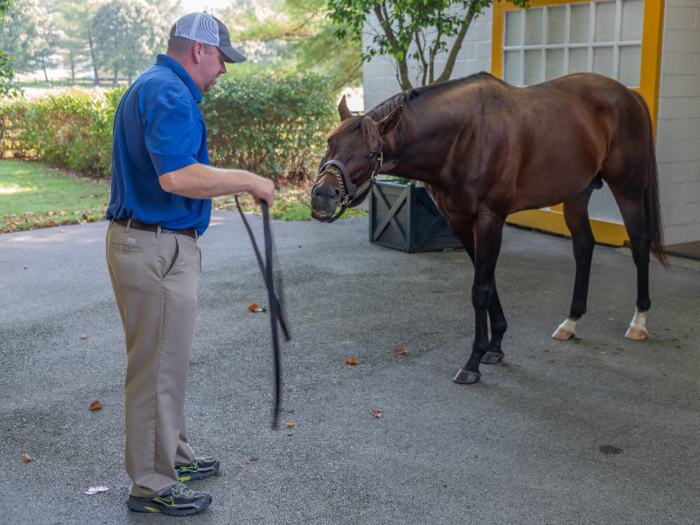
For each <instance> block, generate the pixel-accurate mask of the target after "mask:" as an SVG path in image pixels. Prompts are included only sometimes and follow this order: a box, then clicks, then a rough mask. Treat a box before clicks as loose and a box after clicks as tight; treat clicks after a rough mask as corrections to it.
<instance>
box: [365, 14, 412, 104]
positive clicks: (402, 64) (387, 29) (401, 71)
mask: <svg viewBox="0 0 700 525" xmlns="http://www.w3.org/2000/svg"><path fill="white" fill-rule="evenodd" d="M374 14H375V15H377V20H379V25H381V26H382V29H383V30H384V33H385V34H386V37H387V38H388V39H389V42H390V43H391V46H392V47H393V48H394V49H397V50H398V49H400V47H399V41H398V40H397V39H396V35H395V34H394V31H393V30H392V29H391V21H390V20H389V11H388V10H387V8H386V2H382V3H381V5H380V4H379V3H377V2H375V3H374ZM396 65H397V66H398V71H397V74H396V78H397V80H398V81H399V84H400V85H401V89H402V90H403V91H406V90H409V89H412V88H413V86H412V85H411V80H410V79H409V78H408V64H407V63H406V54H405V53H404V54H403V57H401V58H400V59H398V58H397V59H396Z"/></svg>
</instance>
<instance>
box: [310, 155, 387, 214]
mask: <svg viewBox="0 0 700 525" xmlns="http://www.w3.org/2000/svg"><path fill="white" fill-rule="evenodd" d="M383 162H384V153H382V144H381V143H380V144H379V153H378V154H377V159H376V160H375V161H374V166H373V167H372V175H370V177H369V179H367V181H366V182H365V183H364V184H363V185H362V186H360V187H359V188H358V187H357V186H356V185H355V184H353V182H352V180H350V175H348V170H347V168H346V167H345V165H344V164H343V163H342V162H340V161H339V160H329V161H328V162H326V163H325V164H324V165H322V166H321V167H320V168H319V170H318V174H317V175H316V184H318V181H319V180H320V179H321V177H323V176H324V175H333V176H334V177H335V178H336V179H337V180H338V184H339V185H340V191H341V196H342V200H341V201H340V203H339V204H338V205H336V208H338V206H340V207H341V209H340V211H339V212H338V213H336V214H335V215H334V216H332V217H330V218H325V217H314V218H315V219H317V220H319V221H322V222H333V221H335V220H336V219H338V218H340V217H341V216H342V215H343V213H345V210H346V209H347V208H348V207H350V208H352V206H353V204H354V203H355V201H356V200H357V199H358V198H360V197H362V195H364V193H365V192H366V191H367V190H369V189H370V188H371V187H372V183H373V182H374V179H375V178H376V177H377V174H378V173H379V170H380V169H382V163H383ZM315 187H316V186H315V185H314V188H315ZM358 204H359V202H358Z"/></svg>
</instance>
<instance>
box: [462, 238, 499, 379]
mask: <svg viewBox="0 0 700 525" xmlns="http://www.w3.org/2000/svg"><path fill="white" fill-rule="evenodd" d="M450 226H451V227H452V230H453V231H454V232H455V235H457V237H458V238H459V240H460V242H461V243H462V246H464V249H465V250H466V251H467V254H468V255H469V258H470V259H471V261H472V265H474V264H475V254H474V232H473V231H472V230H471V229H469V230H464V229H462V228H459V227H455V226H454V225H450ZM458 232H459V233H458ZM489 322H490V324H491V339H490V340H489V349H488V350H487V351H486V353H485V354H484V357H482V358H481V362H482V363H485V364H487V365H495V364H496V363H500V362H501V361H503V357H504V353H503V350H502V349H501V341H503V336H504V335H505V333H506V330H507V329H508V323H507V321H506V316H505V315H504V314H503V308H501V300H500V299H499V298H498V289H497V286H496V279H495V277H494V280H493V291H492V292H491V299H490V300H489Z"/></svg>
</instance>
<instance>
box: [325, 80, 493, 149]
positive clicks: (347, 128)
mask: <svg viewBox="0 0 700 525" xmlns="http://www.w3.org/2000/svg"><path fill="white" fill-rule="evenodd" d="M484 75H487V76H488V77H491V78H493V79H495V78H496V77H494V76H493V75H491V74H490V73H486V72H484V71H482V72H480V73H475V74H473V75H469V76H468V77H464V78H457V79H454V80H448V81H446V82H439V83H437V84H431V85H429V86H423V87H420V88H417V89H408V90H406V91H402V92H401V93H398V94H396V95H394V96H393V97H391V98H388V99H386V100H385V101H384V102H380V103H379V104H377V105H376V106H375V107H374V108H372V109H371V110H370V111H369V112H367V114H365V115H355V116H352V117H348V118H347V119H345V120H344V121H343V122H341V123H340V125H339V126H338V127H337V128H335V129H334V130H333V131H331V132H330V133H329V134H328V136H327V137H326V138H327V139H331V138H333V137H337V136H340V135H348V134H350V133H352V132H353V131H357V130H358V129H359V130H360V131H361V133H362V137H363V138H364V139H365V140H369V139H370V138H371V137H372V134H373V133H374V130H375V127H374V126H373V125H372V123H373V122H379V121H380V120H382V119H383V118H386V117H387V116H388V115H389V114H391V112H392V111H394V110H395V109H396V108H398V107H399V106H403V117H402V118H401V120H400V121H399V123H398V125H397V126H396V127H395V128H394V130H393V131H392V132H391V133H389V134H387V135H384V136H383V137H381V140H382V142H383V143H384V145H385V146H388V147H389V148H391V149H393V148H394V147H395V146H396V143H397V142H398V143H401V142H403V141H404V140H405V139H408V138H411V137H415V136H416V135H417V134H418V129H417V121H416V114H415V112H414V111H413V108H412V107H411V101H412V100H414V99H416V98H418V97H421V96H426V95H430V94H433V93H434V92H437V91H442V90H444V89H450V88H452V87H454V86H455V85H456V84H463V83H469V82H474V81H477V80H479V79H480V78H483V76H484Z"/></svg>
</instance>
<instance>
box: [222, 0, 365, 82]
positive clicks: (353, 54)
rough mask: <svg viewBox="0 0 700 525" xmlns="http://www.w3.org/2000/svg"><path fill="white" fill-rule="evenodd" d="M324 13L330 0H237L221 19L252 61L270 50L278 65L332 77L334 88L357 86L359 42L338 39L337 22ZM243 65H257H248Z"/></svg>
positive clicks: (272, 61)
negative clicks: (267, 1) (335, 36)
mask: <svg viewBox="0 0 700 525" xmlns="http://www.w3.org/2000/svg"><path fill="white" fill-rule="evenodd" d="M326 15H327V4H326V0H280V1H278V2H276V3H264V2H263V3H261V2H260V1H257V2H256V1H255V0H253V1H251V0H238V1H237V2H234V3H233V4H232V5H231V6H230V7H229V8H228V9H227V10H225V11H224V13H223V14H222V16H221V18H222V20H223V21H224V22H226V23H227V25H228V26H229V28H231V29H232V31H231V37H232V39H234V40H236V41H238V42H242V45H243V47H244V48H245V50H246V52H247V53H249V54H251V55H252V58H253V60H252V61H253V62H256V61H258V60H259V59H260V58H261V57H259V56H257V55H258V53H259V51H263V52H266V53H267V54H268V56H267V63H268V65H272V66H273V67H274V68H275V69H280V70H292V71H296V72H297V73H302V74H303V73H318V74H322V75H325V76H327V77H330V78H331V79H332V84H333V89H334V90H338V89H340V88H342V87H343V86H345V85H358V84H360V83H361V82H362V68H361V66H362V60H361V56H360V55H361V47H360V43H359V42H357V41H354V40H351V39H350V38H347V39H342V40H339V39H337V38H334V33H335V30H336V26H335V25H334V24H333V23H332V22H331V21H329V20H328V19H327V16H326ZM270 55H273V57H272V58H271V57H270ZM239 69H241V70H255V69H257V68H256V66H255V65H252V66H251V65H244V67H243V68H239Z"/></svg>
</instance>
